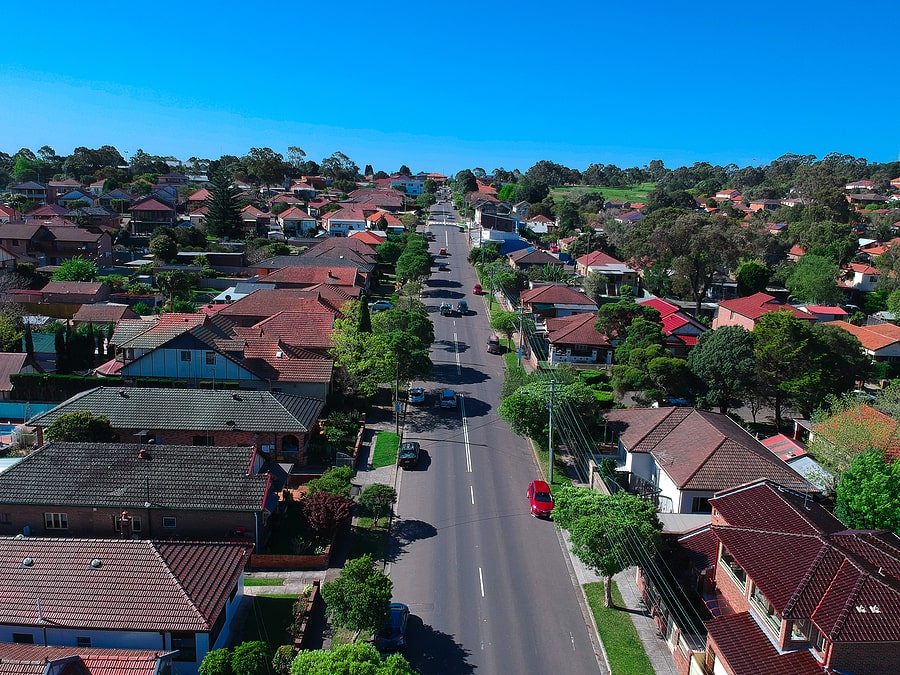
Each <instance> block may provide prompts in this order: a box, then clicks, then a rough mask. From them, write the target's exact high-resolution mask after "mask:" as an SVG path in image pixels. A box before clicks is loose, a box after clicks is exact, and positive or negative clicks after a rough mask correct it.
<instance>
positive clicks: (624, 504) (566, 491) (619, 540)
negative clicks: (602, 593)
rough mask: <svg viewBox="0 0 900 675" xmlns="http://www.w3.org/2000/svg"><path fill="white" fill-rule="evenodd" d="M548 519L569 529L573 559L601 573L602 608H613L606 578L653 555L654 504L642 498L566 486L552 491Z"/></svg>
mask: <svg viewBox="0 0 900 675" xmlns="http://www.w3.org/2000/svg"><path fill="white" fill-rule="evenodd" d="M553 520H554V521H555V522H556V524H557V525H558V526H559V527H562V528H564V529H566V530H568V531H569V536H570V538H571V541H572V552H573V553H575V555H576V556H578V558H579V560H581V561H582V562H583V563H584V564H585V565H587V566H588V567H590V568H591V569H593V570H594V571H596V572H597V573H598V574H602V575H603V576H605V577H606V581H605V586H606V606H607V607H612V606H613V603H612V587H611V583H612V577H613V576H614V575H616V574H618V573H619V572H621V571H622V570H624V569H625V568H626V567H628V566H630V565H643V564H646V563H647V562H648V561H649V560H650V559H651V558H652V557H653V556H654V555H655V552H656V548H657V546H658V544H659V541H660V533H661V530H662V526H661V525H660V522H659V520H658V519H657V517H656V507H655V506H654V505H653V503H652V502H650V501H648V500H645V499H641V498H640V497H637V496H635V495H630V494H628V493H626V492H617V493H615V494H613V495H604V494H602V493H600V492H597V491H595V490H591V489H588V488H576V487H570V486H567V487H563V488H561V489H560V490H558V491H557V493H556V505H555V506H554V507H553Z"/></svg>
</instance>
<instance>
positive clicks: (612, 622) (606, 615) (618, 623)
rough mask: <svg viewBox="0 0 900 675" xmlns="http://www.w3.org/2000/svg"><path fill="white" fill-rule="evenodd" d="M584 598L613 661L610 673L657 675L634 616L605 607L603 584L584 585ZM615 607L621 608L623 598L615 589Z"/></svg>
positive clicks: (619, 674) (613, 587)
mask: <svg viewBox="0 0 900 675" xmlns="http://www.w3.org/2000/svg"><path fill="white" fill-rule="evenodd" d="M584 594H585V596H586V597H587V601H588V605H589V606H590V608H591V612H592V613H593V615H594V620H595V621H596V622H597V632H598V633H599V634H600V640H601V641H602V642H603V647H604V649H606V655H607V657H608V658H609V663H608V664H607V665H608V666H609V670H610V672H612V673H616V675H653V672H654V671H653V666H652V665H651V664H650V659H649V658H648V657H647V652H646V651H644V643H643V642H641V639H640V638H639V637H638V634H637V630H636V629H635V627H634V623H633V622H632V621H631V614H629V613H628V612H626V611H625V610H622V609H617V608H616V607H604V606H603V602H604V593H603V583H602V582H599V581H598V582H595V583H590V584H585V585H584ZM612 596H613V603H614V604H615V605H616V606H617V607H621V606H622V605H623V604H624V603H623V602H622V594H621V593H619V589H618V588H616V584H615V582H613V585H612Z"/></svg>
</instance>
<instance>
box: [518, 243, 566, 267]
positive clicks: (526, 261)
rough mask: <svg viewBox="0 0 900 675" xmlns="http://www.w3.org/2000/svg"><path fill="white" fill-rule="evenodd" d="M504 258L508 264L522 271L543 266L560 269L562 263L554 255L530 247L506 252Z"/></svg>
mask: <svg viewBox="0 0 900 675" xmlns="http://www.w3.org/2000/svg"><path fill="white" fill-rule="evenodd" d="M506 259H507V260H508V261H509V266H510V267H512V268H513V269H514V270H522V271H523V272H527V271H528V270H530V269H533V268H540V267H545V266H552V267H559V268H560V269H562V268H563V267H564V265H563V264H562V263H561V262H560V261H559V258H557V257H556V256H554V255H550V254H549V253H547V252H546V251H542V250H540V249H539V248H530V249H522V250H520V251H513V252H512V253H507V254H506Z"/></svg>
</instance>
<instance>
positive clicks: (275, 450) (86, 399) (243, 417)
mask: <svg viewBox="0 0 900 675" xmlns="http://www.w3.org/2000/svg"><path fill="white" fill-rule="evenodd" d="M324 406H325V403H324V401H321V400H319V399H313V398H305V397H302V396H292V395H290V394H276V393H273V392H269V391H252V390H243V389H242V390H227V389H214V390H209V389H158V388H153V387H95V388H94V389H89V390H87V391H83V392H80V393H78V394H76V395H75V396H72V397H71V398H69V399H67V400H65V401H63V402H62V403H60V404H59V405H58V406H56V407H55V408H53V409H52V410H48V411H47V412H44V413H41V414H39V415H36V416H34V417H32V418H31V419H30V420H29V421H28V424H29V425H31V426H35V427H37V428H38V443H41V444H42V443H43V430H44V429H45V428H47V427H48V426H50V425H51V424H53V422H54V421H56V420H57V419H58V418H59V416H60V415H64V414H66V413H69V412H74V411H76V410H87V411H88V412H90V413H93V414H94V415H103V416H105V417H106V418H107V419H109V421H110V424H111V425H112V428H113V432H114V434H115V435H116V437H117V439H118V441H119V442H128V441H131V440H133V439H142V440H144V441H150V440H151V439H152V440H153V441H155V443H156V445H198V446H208V445H221V446H225V445H228V446H231V445H252V446H258V447H259V448H260V451H261V452H263V453H266V454H268V455H269V456H271V457H274V458H275V459H277V460H278V461H282V460H285V461H293V462H297V463H298V464H301V465H302V464H305V463H306V450H307V446H308V444H309V440H310V436H311V434H312V430H313V428H314V427H315V425H316V421H317V420H318V419H319V414H320V413H321V412H322V408H323V407H324Z"/></svg>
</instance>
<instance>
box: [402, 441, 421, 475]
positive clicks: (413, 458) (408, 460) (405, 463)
mask: <svg viewBox="0 0 900 675" xmlns="http://www.w3.org/2000/svg"><path fill="white" fill-rule="evenodd" d="M418 463H419V444H418V443H416V442H415V441H410V442H408V443H401V444H400V452H398V453H397V464H398V466H399V467H400V468H401V469H412V468H414V467H415V466H416V464H418Z"/></svg>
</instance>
